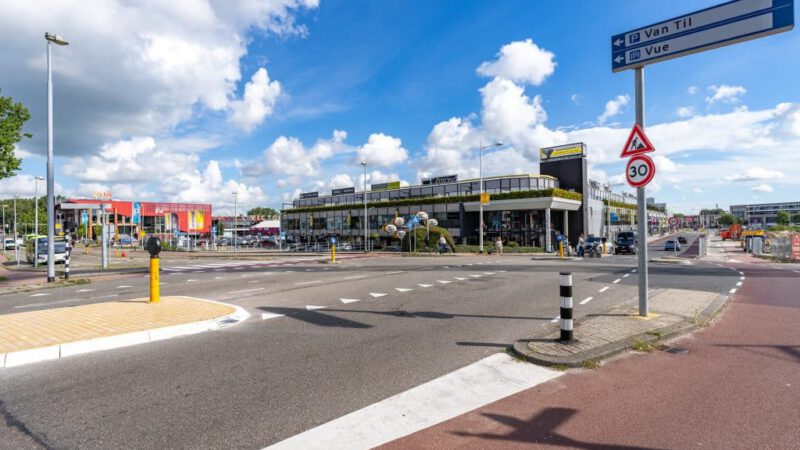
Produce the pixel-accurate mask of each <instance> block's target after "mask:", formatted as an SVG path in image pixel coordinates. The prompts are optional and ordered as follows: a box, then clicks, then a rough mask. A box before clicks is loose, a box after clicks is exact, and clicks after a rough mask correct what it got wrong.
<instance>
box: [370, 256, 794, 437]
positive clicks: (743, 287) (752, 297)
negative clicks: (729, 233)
mask: <svg viewBox="0 0 800 450" xmlns="http://www.w3.org/2000/svg"><path fill="white" fill-rule="evenodd" d="M730 250H732V251H731V252H729V253H728V254H729V256H730V257H731V258H730V259H720V263H721V264H722V265H724V266H725V267H731V268H734V269H735V270H736V272H734V273H736V274H737V275H741V276H740V280H741V282H738V283H737V284H739V286H740V287H738V288H733V289H732V290H731V291H732V298H731V304H730V306H729V307H728V309H727V310H726V311H725V312H724V313H723V315H722V317H721V318H720V319H719V321H718V323H717V324H715V325H714V326H712V327H709V328H707V329H704V330H702V331H700V332H698V333H695V334H694V335H692V336H689V337H685V338H681V339H678V340H676V341H674V342H672V343H670V345H671V346H672V347H674V348H679V349H682V350H686V351H688V353H684V354H671V353H667V352H654V353H652V354H639V355H632V356H628V357H623V358H619V359H617V360H614V361H611V362H609V363H607V364H604V365H603V366H602V367H601V368H599V369H597V370H594V371H572V372H570V373H569V374H567V375H566V376H563V377H561V378H559V379H557V380H555V381H552V382H549V383H545V384H542V385H539V386H537V387H535V388H532V389H529V390H527V391H524V392H521V393H520V394H517V395H513V396H510V397H508V398H505V399H503V400H500V401H498V402H496V403H494V404H491V405H487V406H486V407H483V408H479V409H477V410H475V411H472V412H470V413H467V414H464V415H462V416H459V417H457V418H454V419H453V420H450V421H447V422H444V423H442V424H440V425H437V426H434V427H431V428H429V429H426V430H423V431H420V432H418V433H415V434H412V435H410V436H408V437H406V438H403V439H399V440H397V441H394V442H392V443H390V444H389V445H386V446H385V447H383V448H386V449H417V448H426V449H439V448H459V449H485V448H492V449H519V448H554V447H566V448H585V449H592V448H609V449H634V448H636V449H649V448H652V449H657V448H714V449H730V448H741V449H755V448H797V447H798V443H799V442H800V410H798V408H797V406H798V405H799V404H800V383H799V382H798V381H799V380H800V378H798V370H797V367H798V363H800V341H798V334H797V325H796V324H797V322H798V321H800V301H799V300H798V296H797V295H796V292H797V290H798V289H800V265H798V264H773V263H769V262H767V261H763V260H757V259H755V258H751V257H749V256H743V255H742V253H741V251H738V250H737V249H735V248H731V249H730ZM734 259H737V261H733V260H734ZM739 259H740V260H739ZM723 261H724V262H723Z"/></svg>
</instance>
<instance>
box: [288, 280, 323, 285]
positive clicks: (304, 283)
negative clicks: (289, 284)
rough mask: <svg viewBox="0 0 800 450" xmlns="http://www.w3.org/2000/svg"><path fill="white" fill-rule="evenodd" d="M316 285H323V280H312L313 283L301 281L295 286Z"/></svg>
mask: <svg viewBox="0 0 800 450" xmlns="http://www.w3.org/2000/svg"><path fill="white" fill-rule="evenodd" d="M314 283H322V280H311V281H301V282H299V283H295V284H294V285H295V286H305V285H307V284H314Z"/></svg>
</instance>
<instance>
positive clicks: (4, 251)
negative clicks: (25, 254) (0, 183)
mask: <svg viewBox="0 0 800 450" xmlns="http://www.w3.org/2000/svg"><path fill="white" fill-rule="evenodd" d="M7 235H8V233H7V232H6V205H5V204H3V254H4V255H5V254H6V236H7Z"/></svg>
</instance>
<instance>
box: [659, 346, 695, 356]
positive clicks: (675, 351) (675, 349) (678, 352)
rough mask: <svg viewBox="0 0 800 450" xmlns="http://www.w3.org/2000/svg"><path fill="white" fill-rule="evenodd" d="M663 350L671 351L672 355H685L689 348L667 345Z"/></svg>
mask: <svg viewBox="0 0 800 450" xmlns="http://www.w3.org/2000/svg"><path fill="white" fill-rule="evenodd" d="M664 351H665V352H667V353H672V354H673V355H685V354H687V353H689V349H687V348H679V347H667V348H665V349H664Z"/></svg>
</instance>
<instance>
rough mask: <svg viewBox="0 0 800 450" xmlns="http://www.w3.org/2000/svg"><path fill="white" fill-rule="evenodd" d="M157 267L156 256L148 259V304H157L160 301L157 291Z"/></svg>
mask: <svg viewBox="0 0 800 450" xmlns="http://www.w3.org/2000/svg"><path fill="white" fill-rule="evenodd" d="M158 266H159V262H158V256H152V257H150V303H158V302H159V301H160V300H161V299H160V298H159V294H160V293H159V289H158V288H159V286H158Z"/></svg>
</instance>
